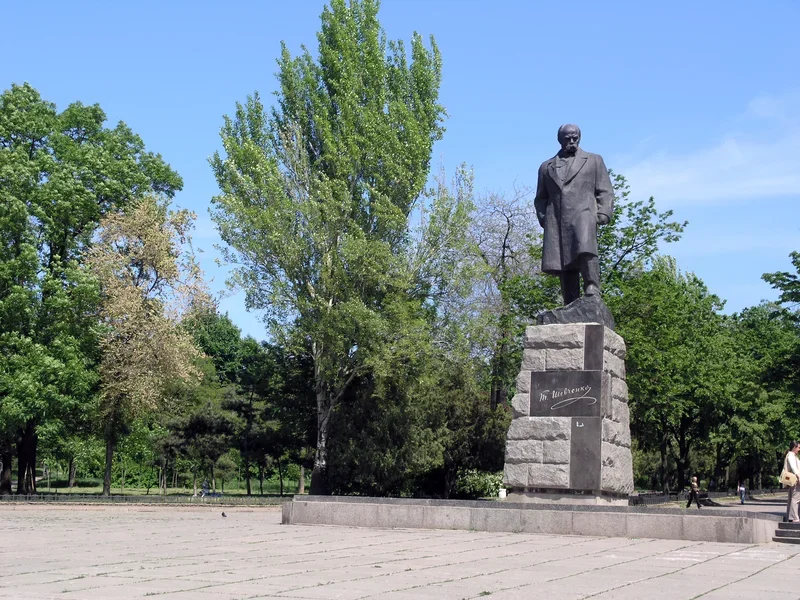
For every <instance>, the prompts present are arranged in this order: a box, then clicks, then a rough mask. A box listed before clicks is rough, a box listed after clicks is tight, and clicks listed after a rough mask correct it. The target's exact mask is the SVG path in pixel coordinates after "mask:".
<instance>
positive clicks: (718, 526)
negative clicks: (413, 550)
mask: <svg viewBox="0 0 800 600" xmlns="http://www.w3.org/2000/svg"><path fill="white" fill-rule="evenodd" d="M781 520H782V517H781V516H778V515H772V514H766V513H756V512H748V511H745V510H737V509H728V508H724V509H723V508H703V509H702V510H697V509H695V510H686V509H680V508H656V507H639V506H596V505H584V506H578V505H574V504H561V503H558V504H537V503H524V502H509V501H508V500H506V501H503V502H499V501H497V502H494V501H486V500H483V501H481V500H420V499H413V498H369V497H358V496H295V497H294V499H293V500H292V501H291V502H286V503H285V504H284V505H283V518H282V522H283V523H284V524H291V525H340V526H344V527H377V528H385V529H394V528H402V529H458V530H464V531H493V532H509V533H547V534H556V535H588V536H596V537H628V538H651V539H662V540H689V541H701V542H702V541H705V542H726V543H738V544H762V543H766V542H770V541H772V538H773V536H774V535H775V530H776V529H777V528H778V523H780V522H781Z"/></svg>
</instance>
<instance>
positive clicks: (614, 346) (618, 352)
mask: <svg viewBox="0 0 800 600" xmlns="http://www.w3.org/2000/svg"><path fill="white" fill-rule="evenodd" d="M603 342H604V343H603V347H604V348H605V349H606V351H607V352H611V354H613V355H614V356H617V357H619V358H622V359H624V358H625V355H626V353H627V350H626V348H625V340H623V339H622V336H620V335H619V334H617V333H614V332H613V331H611V330H610V329H609V328H608V327H606V328H605V336H604V340H603Z"/></svg>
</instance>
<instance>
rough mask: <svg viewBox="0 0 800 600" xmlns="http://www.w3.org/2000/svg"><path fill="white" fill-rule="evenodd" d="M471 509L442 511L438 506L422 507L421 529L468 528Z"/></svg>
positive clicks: (470, 519) (456, 508)
mask: <svg viewBox="0 0 800 600" xmlns="http://www.w3.org/2000/svg"><path fill="white" fill-rule="evenodd" d="M471 521H472V509H470V508H458V507H452V508H450V509H449V510H442V509H441V508H440V507H438V506H424V507H423V509H422V527H423V528H424V529H465V530H468V529H469V528H470V525H471Z"/></svg>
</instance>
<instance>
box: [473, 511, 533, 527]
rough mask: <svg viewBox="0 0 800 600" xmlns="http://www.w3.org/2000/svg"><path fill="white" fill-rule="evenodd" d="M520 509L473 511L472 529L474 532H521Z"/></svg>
mask: <svg viewBox="0 0 800 600" xmlns="http://www.w3.org/2000/svg"><path fill="white" fill-rule="evenodd" d="M520 513H522V511H521V510H518V509H507V510H498V509H497V508H473V509H471V520H470V527H469V528H470V529H472V530H474V531H509V532H513V533H517V532H519V531H521V529H522V526H521V524H520Z"/></svg>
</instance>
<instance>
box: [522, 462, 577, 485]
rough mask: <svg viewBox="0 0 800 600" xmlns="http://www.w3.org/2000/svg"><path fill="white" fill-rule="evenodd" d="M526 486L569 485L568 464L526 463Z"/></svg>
mask: <svg viewBox="0 0 800 600" xmlns="http://www.w3.org/2000/svg"><path fill="white" fill-rule="evenodd" d="M528 469H529V474H528V487H533V488H567V487H569V465H545V464H541V465H528Z"/></svg>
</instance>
